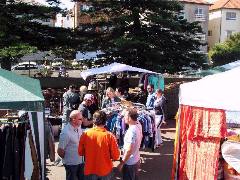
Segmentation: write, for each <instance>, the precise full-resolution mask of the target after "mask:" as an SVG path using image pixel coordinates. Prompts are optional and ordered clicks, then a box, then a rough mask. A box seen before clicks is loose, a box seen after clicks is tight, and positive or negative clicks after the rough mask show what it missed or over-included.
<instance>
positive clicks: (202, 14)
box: [179, 0, 211, 54]
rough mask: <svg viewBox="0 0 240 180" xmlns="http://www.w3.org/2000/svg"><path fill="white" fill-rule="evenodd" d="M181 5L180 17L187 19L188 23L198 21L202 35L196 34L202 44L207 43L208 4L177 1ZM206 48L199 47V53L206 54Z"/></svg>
mask: <svg viewBox="0 0 240 180" xmlns="http://www.w3.org/2000/svg"><path fill="white" fill-rule="evenodd" d="M179 1H180V2H181V3H182V4H183V11H182V16H183V17H184V18H185V19H187V21H188V22H195V21H198V22H199V25H200V26H201V27H202V30H203V33H201V34H196V36H197V37H199V38H200V39H201V41H202V42H203V43H206V44H207V42H208V39H207V38H208V36H207V33H208V21H209V16H208V13H209V6H210V5H211V4H210V3H208V2H206V1H204V0H179ZM207 51H208V46H207V45H205V46H201V47H200V52H199V53H204V54H207Z"/></svg>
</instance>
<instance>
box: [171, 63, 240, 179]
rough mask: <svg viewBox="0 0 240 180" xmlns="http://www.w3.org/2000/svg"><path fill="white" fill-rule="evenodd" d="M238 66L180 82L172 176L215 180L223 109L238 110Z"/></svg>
mask: <svg viewBox="0 0 240 180" xmlns="http://www.w3.org/2000/svg"><path fill="white" fill-rule="evenodd" d="M239 77H240V67H236V68H233V69H231V70H228V71H225V72H222V73H219V74H214V75H210V76H206V77H205V78H203V79H201V80H198V81H194V82H190V83H185V84H182V85H181V86H180V92H179V104H180V107H179V116H178V121H177V127H176V132H177V133H176V139H175V150H174V161H173V171H172V175H173V176H172V177H173V179H178V180H185V179H188V180H202V179H205V180H217V178H218V170H219V169H218V165H219V164H218V163H219V154H220V153H219V150H220V147H221V141H222V139H224V138H225V137H226V135H227V116H226V114H227V112H228V111H231V112H233V113H235V112H238V111H240V95H239V92H240V86H239Z"/></svg>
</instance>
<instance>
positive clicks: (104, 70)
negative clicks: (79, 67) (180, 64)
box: [80, 63, 164, 90]
mask: <svg viewBox="0 0 240 180" xmlns="http://www.w3.org/2000/svg"><path fill="white" fill-rule="evenodd" d="M117 72H139V73H143V74H150V75H151V76H152V77H149V76H148V77H145V76H142V77H141V79H142V82H143V83H144V79H147V81H146V82H145V83H146V84H148V83H149V84H150V83H151V84H153V85H154V89H157V88H161V89H163V90H164V78H163V76H162V75H161V74H160V73H157V72H153V71H149V70H146V69H142V68H137V67H133V66H129V65H126V64H121V63H112V64H109V65H106V66H103V67H99V68H92V69H88V70H86V71H82V72H81V74H80V76H81V77H82V78H83V79H86V78H87V77H89V76H92V75H98V74H109V73H117Z"/></svg>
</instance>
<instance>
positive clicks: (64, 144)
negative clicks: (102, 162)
mask: <svg viewBox="0 0 240 180" xmlns="http://www.w3.org/2000/svg"><path fill="white" fill-rule="evenodd" d="M82 118H83V117H82V114H81V113H80V112H79V111H78V110H73V111H72V112H71V113H70V121H69V123H68V124H67V125H66V126H65V127H64V129H63V130H62V132H61V134H60V138H59V145H58V149H57V153H58V155H59V156H60V157H61V158H62V161H63V165H64V167H65V170H66V180H73V179H74V180H82V179H83V178H84V175H83V158H82V156H79V155H78V144H79V140H80V137H81V135H82V129H81V124H82V120H83V119H82Z"/></svg>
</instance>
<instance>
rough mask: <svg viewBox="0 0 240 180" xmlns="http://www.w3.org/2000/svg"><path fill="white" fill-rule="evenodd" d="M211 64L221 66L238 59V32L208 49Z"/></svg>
mask: <svg viewBox="0 0 240 180" xmlns="http://www.w3.org/2000/svg"><path fill="white" fill-rule="evenodd" d="M209 58H210V59H211V60H212V62H213V66H221V65H224V64H227V63H230V62H233V61H236V60H239V59H240V33H236V34H233V35H231V36H230V38H229V39H227V40H226V41H225V42H222V43H218V44H216V45H215V46H214V47H213V48H212V49H211V50H210V51H209Z"/></svg>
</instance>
